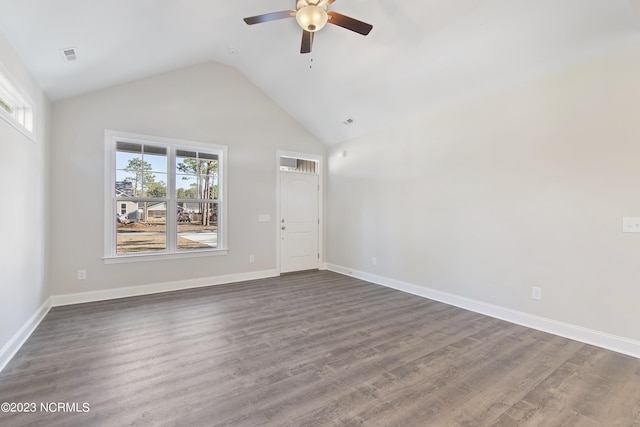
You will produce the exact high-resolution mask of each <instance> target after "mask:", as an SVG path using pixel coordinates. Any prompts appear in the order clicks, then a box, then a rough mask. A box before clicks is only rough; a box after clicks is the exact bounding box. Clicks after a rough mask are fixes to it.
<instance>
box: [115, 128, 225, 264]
mask: <svg viewBox="0 0 640 427" xmlns="http://www.w3.org/2000/svg"><path fill="white" fill-rule="evenodd" d="M105 139H106V145H107V148H106V153H107V161H106V175H108V176H107V182H108V183H109V185H108V189H107V191H108V198H109V201H108V205H109V206H110V207H109V208H108V210H109V213H108V214H106V215H107V218H105V259H107V260H108V259H117V258H134V257H140V256H144V255H186V254H195V253H197V254H199V255H202V254H203V253H211V254H213V253H217V254H220V253H226V252H224V248H225V247H224V243H225V242H224V240H225V234H224V232H223V231H224V227H225V224H224V219H225V215H224V212H225V210H224V194H225V191H224V161H225V159H226V151H227V150H226V147H225V146H220V145H212V144H204V143H196V142H190V141H179V140H170V139H166V138H157V137H149V136H142V135H131V134H124V133H118V132H113V131H107V132H106V137H105ZM114 214H115V215H114Z"/></svg>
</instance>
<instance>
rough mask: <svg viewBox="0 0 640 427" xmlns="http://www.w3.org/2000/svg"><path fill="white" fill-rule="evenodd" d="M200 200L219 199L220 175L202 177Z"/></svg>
mask: <svg viewBox="0 0 640 427" xmlns="http://www.w3.org/2000/svg"><path fill="white" fill-rule="evenodd" d="M200 198H201V199H206V200H217V199H218V174H217V173H216V174H212V175H201V176H200Z"/></svg>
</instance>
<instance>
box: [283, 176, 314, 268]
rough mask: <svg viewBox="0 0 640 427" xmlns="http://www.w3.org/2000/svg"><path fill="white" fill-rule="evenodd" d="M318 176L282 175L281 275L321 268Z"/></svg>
mask: <svg viewBox="0 0 640 427" xmlns="http://www.w3.org/2000/svg"><path fill="white" fill-rule="evenodd" d="M318 196H319V189H318V175H311V174H303V173H291V172H280V272H281V273H287V272H290V271H300V270H310V269H314V268H318V264H319V257H320V256H319V249H318V228H319V227H318V224H319V222H320V221H319V218H320V215H319V212H318Z"/></svg>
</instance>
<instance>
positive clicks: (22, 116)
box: [0, 66, 36, 142]
mask: <svg viewBox="0 0 640 427" xmlns="http://www.w3.org/2000/svg"><path fill="white" fill-rule="evenodd" d="M0 99H2V101H3V102H5V103H6V104H8V105H9V106H10V107H11V108H13V109H14V114H11V113H9V112H8V111H6V110H5V109H4V108H2V107H0V117H2V118H3V119H4V120H5V121H6V122H7V123H9V124H10V125H11V126H13V127H14V128H15V129H16V130H18V131H19V132H20V133H22V134H23V135H24V136H26V137H27V138H29V139H30V140H31V141H32V142H36V136H35V132H34V124H35V113H34V110H35V109H34V107H33V106H34V105H35V104H34V102H33V101H32V100H31V99H30V98H29V97H28V96H26V95H25V94H24V93H23V92H22V91H20V90H19V89H18V86H17V85H15V84H14V83H13V82H12V81H11V79H9V77H8V75H7V73H6V72H5V70H4V69H3V67H1V66H0Z"/></svg>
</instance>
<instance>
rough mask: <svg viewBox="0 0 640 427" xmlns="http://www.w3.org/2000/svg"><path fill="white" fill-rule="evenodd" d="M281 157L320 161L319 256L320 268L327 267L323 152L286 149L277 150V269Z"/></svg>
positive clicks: (278, 260) (277, 266)
mask: <svg viewBox="0 0 640 427" xmlns="http://www.w3.org/2000/svg"><path fill="white" fill-rule="evenodd" d="M280 157H293V158H296V159H302V160H313V161H316V162H318V186H319V189H318V218H319V219H320V224H318V253H319V254H320V257H319V258H318V270H324V269H325V263H324V249H323V248H324V209H323V204H322V202H323V200H324V162H323V156H322V155H321V154H309V153H298V152H294V151H286V150H276V218H275V221H274V222H275V231H276V271H277V272H278V274H280V250H281V246H282V245H281V244H280V242H281V239H280V215H281V212H280V202H281V195H280V184H281V179H282V178H281V171H280Z"/></svg>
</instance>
